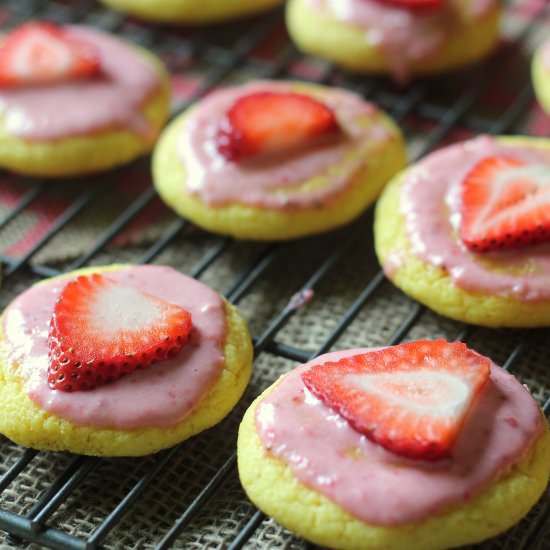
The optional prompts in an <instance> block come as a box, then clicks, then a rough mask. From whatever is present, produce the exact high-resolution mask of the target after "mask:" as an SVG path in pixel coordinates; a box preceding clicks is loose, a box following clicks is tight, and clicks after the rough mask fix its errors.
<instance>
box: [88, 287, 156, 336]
mask: <svg viewBox="0 0 550 550" xmlns="http://www.w3.org/2000/svg"><path fill="white" fill-rule="evenodd" d="M90 320H91V321H92V323H93V326H94V327H95V328H96V330H98V331H99V332H102V331H108V332H109V333H113V332H131V331H138V330H143V329H144V328H146V327H148V326H151V325H155V326H159V325H160V326H162V321H163V311H162V308H161V307H159V305H158V304H157V303H155V302H154V301H151V300H149V299H148V298H147V296H144V295H143V294H142V293H141V292H139V291H138V290H136V289H134V288H130V287H119V286H114V285H113V286H106V287H105V288H103V289H102V290H101V292H99V293H98V294H97V296H96V299H95V300H94V301H93V302H92V304H91V305H90Z"/></svg>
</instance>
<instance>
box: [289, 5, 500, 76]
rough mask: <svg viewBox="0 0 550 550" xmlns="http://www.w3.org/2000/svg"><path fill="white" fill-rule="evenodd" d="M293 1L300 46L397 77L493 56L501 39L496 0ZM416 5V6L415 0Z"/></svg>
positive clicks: (292, 29)
mask: <svg viewBox="0 0 550 550" xmlns="http://www.w3.org/2000/svg"><path fill="white" fill-rule="evenodd" d="M420 4H428V2H424V3H420V2H415V1H414V0H398V1H395V2H392V1H386V0H290V1H289V2H288V5H287V26H288V30H289V33H290V36H291V38H292V39H293V40H294V42H295V43H296V44H297V45H298V47H299V48H300V49H301V50H302V51H304V52H306V53H308V54H314V55H318V56H320V57H323V58H325V59H328V60H329V61H332V62H334V63H336V64H338V65H341V66H343V67H345V68H347V69H350V70H352V71H358V72H367V73H369V72H370V73H390V74H392V75H393V77H394V78H396V79H397V80H402V81H403V80H408V79H409V78H410V77H412V76H414V75H424V74H430V73H439V72H443V71H448V70H451V69H456V68H459V67H462V66H464V65H468V64H470V63H473V62H475V61H478V60H480V59H483V58H484V57H486V56H487V55H488V54H489V53H490V52H491V51H492V50H493V49H494V48H495V46H496V45H497V43H498V39H499V19H500V14H501V6H500V2H498V1H497V0H489V1H483V0H466V1H464V0H458V1H450V2H442V1H439V0H433V1H431V2H429V4H430V5H429V6H424V7H423V6H422V5H420ZM415 6H417V7H415Z"/></svg>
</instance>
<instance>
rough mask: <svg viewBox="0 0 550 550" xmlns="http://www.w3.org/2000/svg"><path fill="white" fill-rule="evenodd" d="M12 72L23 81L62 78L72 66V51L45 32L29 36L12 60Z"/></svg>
mask: <svg viewBox="0 0 550 550" xmlns="http://www.w3.org/2000/svg"><path fill="white" fill-rule="evenodd" d="M11 63H12V65H11V70H12V71H13V72H14V73H15V74H16V75H17V76H18V77H20V78H21V79H24V80H25V79H36V78H41V77H42V78H43V77H48V78H51V77H53V76H61V75H63V74H65V73H66V72H68V70H69V69H70V67H71V64H72V55H71V52H70V50H69V49H68V48H67V47H66V46H65V44H63V43H62V42H60V41H59V40H56V39H55V38H52V37H51V36H50V35H48V34H47V33H45V32H40V31H35V32H34V33H33V35H32V36H28V37H27V38H26V40H25V41H23V42H22V43H21V44H20V45H19V47H18V48H17V49H16V51H15V52H14V55H13V57H12V58H11Z"/></svg>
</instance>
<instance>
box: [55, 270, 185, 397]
mask: <svg viewBox="0 0 550 550" xmlns="http://www.w3.org/2000/svg"><path fill="white" fill-rule="evenodd" d="M191 329H192V321H191V314H190V313H189V312H188V311H186V310H185V309H183V308H181V307H179V306H177V305H174V304H170V303H168V302H165V301H163V300H160V299H159V298H156V297H155V296H153V295H151V294H147V293H145V292H142V291H141V290H138V289H136V288H133V287H129V286H124V285H121V284H119V283H116V282H114V281H111V280H110V279H108V278H107V277H104V276H103V275H100V274H97V273H96V274H93V275H90V276H79V277H77V278H76V279H74V280H72V281H70V282H69V283H67V285H66V286H65V288H64V289H63V291H62V292H61V295H60V296H59V299H58V301H57V302H56V304H55V308H54V312H53V315H52V318H51V320H50V331H49V335H48V346H49V369H48V383H49V385H50V387H51V388H52V389H56V390H62V391H66V392H71V391H79V390H91V389H93V388H95V387H97V386H100V385H103V384H105V383H108V382H113V381H115V380H117V379H119V378H120V377H121V376H124V375H126V374H130V373H131V372H133V371H134V370H136V369H140V368H146V367H148V366H150V365H152V364H153V363H157V362H159V361H163V360H165V359H169V358H171V357H174V356H176V355H177V354H178V353H179V352H180V351H181V349H182V348H183V346H184V345H185V344H186V343H187V341H188V339H189V335H190V333H191Z"/></svg>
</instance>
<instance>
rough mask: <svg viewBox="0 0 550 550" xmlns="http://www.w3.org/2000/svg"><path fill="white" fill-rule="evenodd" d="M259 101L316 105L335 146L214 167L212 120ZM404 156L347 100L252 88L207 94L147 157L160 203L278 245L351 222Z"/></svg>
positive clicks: (218, 161) (313, 91) (213, 227)
mask: <svg viewBox="0 0 550 550" xmlns="http://www.w3.org/2000/svg"><path fill="white" fill-rule="evenodd" d="M263 93H266V94H271V93H275V94H277V93H281V94H296V95H299V96H300V97H302V98H303V97H305V98H312V99H313V100H315V101H318V102H324V103H326V105H328V106H329V107H331V108H332V110H333V112H334V114H335V116H336V118H337V119H338V121H339V123H340V125H341V126H343V132H344V136H345V137H344V138H342V139H339V140H338V141H336V142H328V143H325V144H322V145H320V146H317V145H316V146H314V147H312V148H306V149H302V150H299V151H296V152H295V153H293V154H289V155H285V156H282V157H278V158H275V159H268V160H259V161H255V160H254V161H252V162H250V163H243V164H239V163H235V162H231V161H227V160H225V159H223V158H222V157H221V156H220V155H219V154H218V153H217V152H216V148H215V145H214V142H213V138H212V136H213V135H216V131H217V127H218V125H219V124H220V120H223V119H224V116H225V113H226V111H227V110H228V109H230V107H231V105H233V104H234V102H237V101H239V99H240V98H242V97H247V96H248V95H253V94H263ZM346 132H348V133H349V135H347V134H346ZM405 155H406V153H405V147H404V144H403V141H402V138H401V134H400V132H399V130H398V129H397V127H396V126H395V124H394V123H393V122H392V121H391V120H390V119H389V118H388V117H387V116H386V115H385V114H384V113H383V112H381V111H379V110H378V109H377V108H376V107H375V106H374V105H372V104H370V103H367V102H365V101H363V100H362V99H361V98H360V97H358V96H356V95H355V94H351V93H349V92H346V91H344V90H340V89H331V88H327V87H323V86H317V85H309V84H301V83H293V82H284V83H281V82H267V81H265V82H264V81H261V82H253V83H250V84H246V85H244V86H240V87H236V88H229V89H226V90H222V91H219V92H215V93H214V94H211V95H210V96H208V98H206V99H204V100H203V101H202V102H201V103H199V104H198V105H197V106H195V107H193V108H191V109H190V110H189V111H187V112H185V113H183V114H182V115H181V116H180V117H178V118H177V119H176V120H174V121H173V122H172V123H171V124H170V125H169V126H168V128H167V129H166V131H165V132H164V133H163V135H162V136H161V139H160V140H159V143H158V145H157V147H156V149H155V152H154V157H153V176H154V183H155V187H156V189H157V191H158V193H159V194H160V196H161V198H162V199H163V200H164V201H165V202H166V203H167V204H168V205H169V206H170V207H171V208H173V209H174V210H175V211H176V212H177V213H178V214H180V215H182V216H185V217H187V218H188V219H189V220H191V221H192V222H194V223H196V224H197V225H199V226H201V227H203V228H205V229H208V230H210V231H213V232H215V233H221V234H229V235H233V236H235V237H238V238H246V239H255V240H284V239H290V238H295V237H300V236H304V235H309V234H313V233H318V232H322V231H326V230H329V229H332V228H334V227H338V226H340V225H343V224H345V223H347V222H349V221H351V220H352V219H353V218H355V217H357V216H358V215H359V214H360V213H361V212H362V211H363V210H364V209H365V208H366V207H367V206H368V205H369V204H371V203H372V202H373V201H374V200H375V199H376V197H377V196H378V194H379V193H380V190H381V189H382V187H383V186H384V184H385V183H386V182H387V180H388V179H389V178H390V177H391V176H392V175H393V174H395V173H396V172H397V171H398V170H399V169H400V168H401V167H403V166H404V164H405V162H406V161H405Z"/></svg>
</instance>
